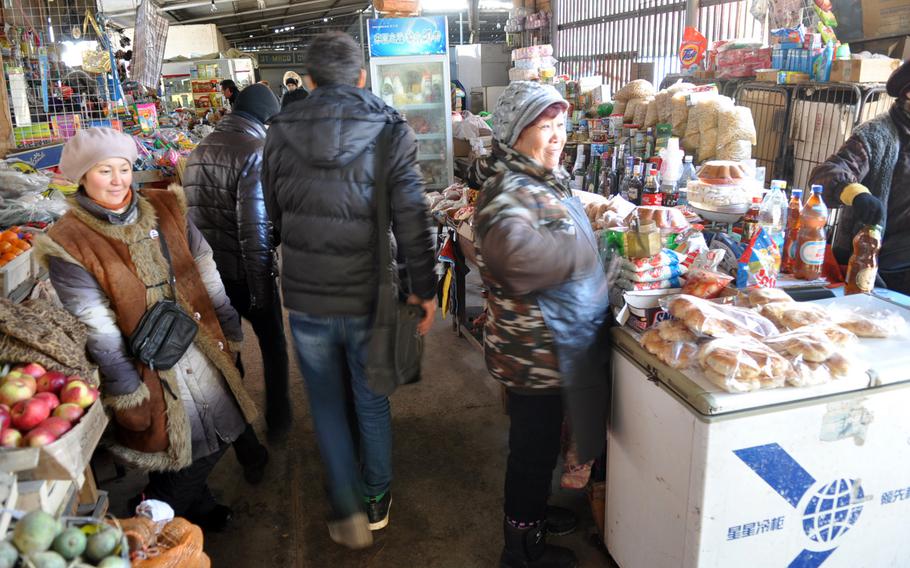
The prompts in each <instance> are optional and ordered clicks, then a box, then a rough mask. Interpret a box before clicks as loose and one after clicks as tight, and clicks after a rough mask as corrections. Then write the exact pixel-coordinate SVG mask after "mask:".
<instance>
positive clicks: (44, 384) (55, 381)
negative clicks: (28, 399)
mask: <svg viewBox="0 0 910 568" xmlns="http://www.w3.org/2000/svg"><path fill="white" fill-rule="evenodd" d="M65 383H66V375H64V374H63V373H61V372H60V371H48V372H46V373H44V374H43V375H41V376H40V377H38V392H54V393H55V392H57V391H59V390H60V389H61V388H63V385H64V384H65Z"/></svg>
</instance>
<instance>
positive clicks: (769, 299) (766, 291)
mask: <svg viewBox="0 0 910 568" xmlns="http://www.w3.org/2000/svg"><path fill="white" fill-rule="evenodd" d="M743 295H744V296H745V299H746V300H745V303H746V305H748V306H751V307H757V306H764V305H765V304H773V303H775V302H793V301H794V300H793V298H791V297H790V294H787V293H786V292H785V291H783V290H781V289H780V288H748V289H747V290H744V291H743Z"/></svg>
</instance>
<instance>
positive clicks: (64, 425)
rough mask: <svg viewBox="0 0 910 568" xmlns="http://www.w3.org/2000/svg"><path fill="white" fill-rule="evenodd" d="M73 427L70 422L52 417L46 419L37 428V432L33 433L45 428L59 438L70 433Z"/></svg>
mask: <svg viewBox="0 0 910 568" xmlns="http://www.w3.org/2000/svg"><path fill="white" fill-rule="evenodd" d="M72 427H73V424H72V423H71V422H70V421H69V420H67V419H65V418H60V417H59V416H51V417H50V418H45V419H44V421H42V422H41V424H38V425H37V426H35V430H32V431H33V432H35V431H37V430H40V429H42V428H43V429H45V430H48V431H49V432H51V433H52V434H53V435H54V436H57V437H58V438H59V437H60V436H62V435H64V434H66V433H67V432H69V431H70V428H72Z"/></svg>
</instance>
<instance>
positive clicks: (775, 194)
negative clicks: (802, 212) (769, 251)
mask: <svg viewBox="0 0 910 568" xmlns="http://www.w3.org/2000/svg"><path fill="white" fill-rule="evenodd" d="M786 187H787V182H784V181H781V180H772V181H771V189H770V190H768V193H766V194H765V198H764V199H763V200H762V202H761V208H760V209H759V212H758V223H759V224H760V225H761V227H762V228H763V229H764V230H765V233H766V234H767V235H768V237H770V238H771V240H772V241H774V244H775V245H777V250H778V251H782V250H784V234H785V232H786V229H787V207H788V205H789V204H788V202H787V195H786V194H785V193H784V191H783V190H784V189H785V188H786Z"/></svg>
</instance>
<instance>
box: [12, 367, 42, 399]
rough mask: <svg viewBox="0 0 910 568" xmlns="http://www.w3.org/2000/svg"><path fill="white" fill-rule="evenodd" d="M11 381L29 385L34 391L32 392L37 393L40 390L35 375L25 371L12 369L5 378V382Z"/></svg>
mask: <svg viewBox="0 0 910 568" xmlns="http://www.w3.org/2000/svg"><path fill="white" fill-rule="evenodd" d="M10 381H19V382H20V383H24V384H26V385H28V388H29V390H31V391H32V394H35V393H36V392H37V391H38V381H36V380H35V377H33V376H31V375H26V374H25V373H21V372H19V371H12V372H11V373H10V374H8V375H7V376H6V378H5V379H4V380H3V384H6V383H8V382H10Z"/></svg>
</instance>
